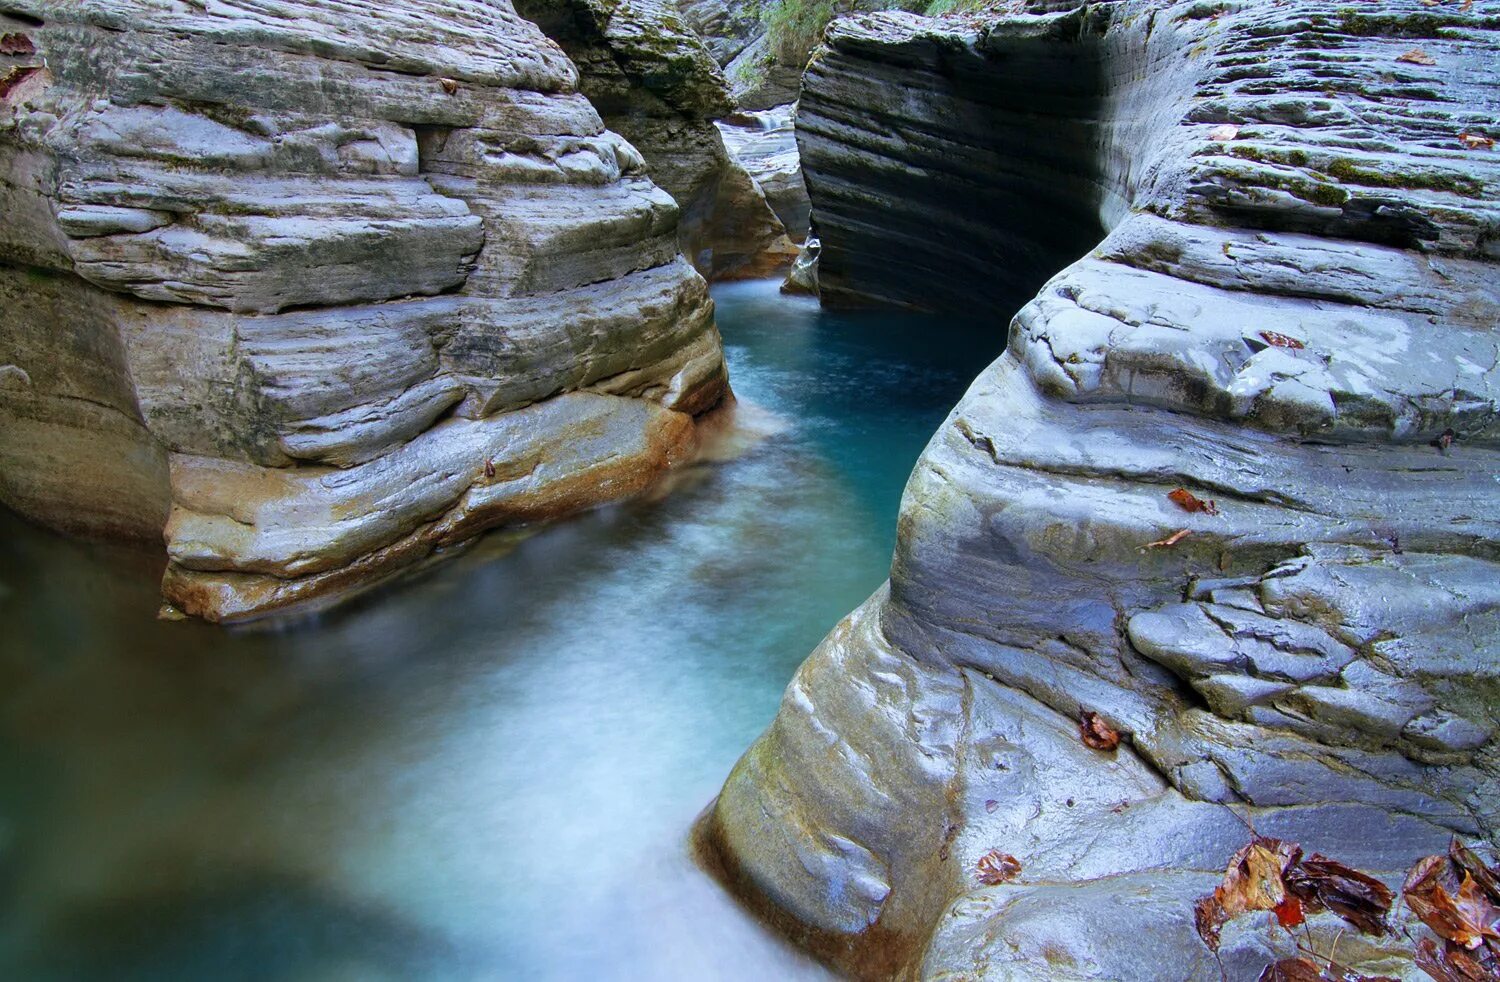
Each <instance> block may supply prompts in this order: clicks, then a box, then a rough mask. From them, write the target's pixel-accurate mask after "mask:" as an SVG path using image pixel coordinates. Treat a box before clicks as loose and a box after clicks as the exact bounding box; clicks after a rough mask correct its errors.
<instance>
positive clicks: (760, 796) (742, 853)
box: [709, 0, 1500, 980]
mask: <svg viewBox="0 0 1500 982" xmlns="http://www.w3.org/2000/svg"><path fill="white" fill-rule="evenodd" d="M1496 14H1497V10H1496V7H1495V5H1494V4H1487V3H1484V2H1476V3H1474V4H1473V5H1464V6H1462V7H1461V6H1460V5H1458V4H1446V5H1439V6H1436V7H1432V6H1428V5H1426V4H1423V3H1420V2H1419V0H1389V2H1383V3H1380V4H1378V5H1376V4H1370V5H1368V9H1366V8H1365V7H1359V8H1353V9H1347V10H1341V9H1335V8H1331V7H1329V6H1328V5H1326V4H1321V3H1312V2H1304V0H1289V2H1284V3H1276V4H1272V3H1243V4H1228V5H1217V4H1216V5H1206V4H1201V3H1171V2H1165V0H1160V2H1152V0H1119V2H1114V3H1094V4H1089V5H1081V4H1075V3H1068V2H1046V3H1043V2H1033V3H1030V4H1028V5H1027V10H1026V12H1023V13H1016V14H1009V15H996V16H991V17H989V18H985V19H968V20H957V21H930V20H925V19H922V18H917V17H912V16H909V15H902V14H882V15H871V16H863V17H859V18H853V19H848V20H842V21H839V22H836V24H835V25H834V27H833V28H832V29H831V30H830V32H829V35H828V37H827V42H828V43H827V47H826V49H824V50H823V51H821V52H820V53H819V54H818V55H817V56H816V57H815V59H814V64H813V67H812V68H811V69H810V71H809V73H808V75H807V77H806V80H805V84H804V89H803V101H802V105H801V109H800V115H799V119H798V127H799V131H798V136H799V142H800V144H801V148H802V153H803V161H804V165H805V166H806V168H807V182H808V186H809V189H810V191H811V194H812V201H813V209H814V220H815V222H816V224H817V227H818V230H819V232H820V234H821V236H822V254H821V258H820V261H819V262H820V267H819V276H820V280H821V284H820V285H821V289H822V293H823V296H824V298H825V299H829V298H832V299H834V300H835V301H843V302H872V301H874V302H888V303H898V304H909V305H913V306H931V307H942V308H948V309H959V310H963V311H965V314H964V315H965V316H969V317H972V318H974V319H975V320H976V322H977V323H976V330H983V329H985V325H990V327H991V329H994V330H1002V329H1004V324H1005V319H1006V318H1007V317H1009V316H1010V314H1011V312H1012V311H1013V310H1014V308H1013V307H1010V308H1005V307H1002V306H1001V305H1002V304H1003V302H1004V298H1005V296H1007V294H1008V291H1013V290H1014V289H1017V288H1022V287H1026V288H1027V289H1028V290H1035V289H1036V288H1037V287H1038V286H1039V285H1040V281H1041V280H1042V279H1044V278H1045V277H1046V276H1047V275H1048V273H1049V272H1050V270H1056V269H1059V268H1063V267H1066V268H1064V269H1063V271H1062V272H1061V273H1059V274H1057V275H1056V276H1055V277H1052V278H1051V279H1050V281H1048V282H1046V283H1045V285H1044V286H1041V289H1040V292H1039V293H1038V294H1037V295H1036V297H1035V299H1034V300H1032V301H1031V302H1029V303H1027V304H1026V305H1025V307H1024V309H1022V310H1021V311H1020V313H1019V315H1017V316H1016V317H1015V318H1014V320H1013V321H1012V322H1011V325H1010V340H1009V347H1008V349H1007V351H1006V353H1005V355H1004V356H1003V357H1002V358H1001V359H1000V360H999V361H997V362H996V363H995V364H994V365H992V366H990V367H989V368H988V369H986V370H985V371H984V372H983V373H982V374H981V376H980V377H979V379H978V380H977V381H976V382H975V384H974V386H973V388H972V389H971V390H970V392H969V393H968V394H967V395H966V396H965V398H964V399H963V401H962V402H961V403H960V404H959V406H958V407H957V408H956V409H955V410H954V412H953V414H952V415H951V416H950V417H949V419H948V420H947V421H946V422H945V423H944V424H943V426H942V427H941V429H940V430H939V431H938V433H937V434H936V435H935V436H934V438H933V441H932V443H931V444H930V445H929V447H928V449H927V450H926V452H925V453H924V454H923V456H922V459H921V460H920V462H919V463H918V465H917V468H916V470H915V472H914V473H913V475H912V478H911V481H910V483H909V485H908V487H907V491H906V496H905V499H904V502H903V507H902V515H901V520H900V537H899V543H898V546H897V552H896V556H895V560H894V562H893V565H892V569H891V578H890V582H889V585H888V586H887V587H885V588H882V590H881V591H880V592H878V593H877V594H876V595H875V596H874V597H872V598H871V599H870V601H869V602H867V603H866V604H865V605H864V606H863V607H861V608H860V610H858V611H856V612H855V613H854V614H853V615H851V617H850V618H849V619H848V620H847V621H846V622H845V623H844V624H842V625H840V626H839V627H838V628H837V629H836V630H835V631H834V632H833V633H832V634H831V635H830V636H829V638H828V639H827V640H826V641H825V642H824V644H823V645H822V647H820V648H819V649H818V651H817V652H815V653H814V654H813V655H812V657H811V658H810V659H809V660H808V661H807V663H806V664H805V665H804V666H803V668H802V669H801V671H800V672H799V673H798V676H797V678H796V679H795V681H794V682H793V683H792V685H791V687H790V688H789V689H788V690H787V694H786V697H785V699H784V701H783V704H782V708H781V711H780V713H779V715H778V716H777V719H776V721H775V723H774V724H773V725H772V727H771V729H770V730H769V731H768V732H767V733H766V734H765V735H764V736H763V737H762V738H761V739H760V741H759V742H757V743H756V745H755V746H754V747H753V748H752V749H751V750H750V751H749V752H748V753H747V755H746V756H745V758H744V759H743V760H742V761H741V762H740V764H739V765H738V766H737V767H736V769H735V771H734V773H733V774H732V775H731V777H730V778H729V781H728V783H727V784H726V785H725V787H724V790H723V792H722V794H721V795H720V797H719V799H718V801H717V803H716V805H715V807H714V809H713V811H712V812H711V815H710V819H709V829H710V832H711V833H712V836H713V838H714V839H715V841H716V842H717V844H718V846H719V849H720V852H721V854H722V856H723V857H724V859H725V866H726V868H727V869H729V870H730V871H731V875H732V878H733V880H734V882H735V884H736V885H737V886H738V887H739V888H740V889H741V890H742V891H744V892H745V894H746V895H748V896H750V897H752V898H754V899H755V900H756V901H757V902H758V903H760V904H762V905H763V906H764V907H765V908H766V909H767V910H768V911H770V912H771V913H772V915H773V916H774V917H776V918H777V919H778V920H779V921H780V923H781V924H782V925H783V926H784V927H786V928H787V929H788V930H789V931H791V932H792V933H794V934H795V935H797V936H798V937H800V938H801V939H802V940H804V941H805V942H807V943H809V944H811V945H812V946H814V947H815V948H817V949H818V950H820V951H822V952H824V953H825V954H826V955H828V956H829V957H830V958H832V959H833V960H835V961H836V962H838V963H839V964H841V965H842V966H844V967H845V968H847V969H849V970H851V971H853V972H854V973H856V974H859V975H864V976H869V977H887V976H889V975H892V974H898V975H903V976H909V977H922V978H935V979H937V978H946V979H974V978H991V979H1038V980H1040V979H1048V980H1056V979H1115V980H1133V979H1140V980H1148V979H1160V978H1192V979H1217V978H1220V969H1219V966H1218V965H1217V964H1216V963H1215V961H1214V959H1213V957H1212V956H1211V955H1210V953H1209V952H1208V950H1207V949H1206V948H1205V947H1204V946H1203V945H1202V943H1201V942H1200V941H1199V940H1198V938H1197V936H1196V934H1195V933H1194V929H1193V912H1192V902H1193V899H1194V898H1195V897H1196V896H1199V895H1201V894H1203V893H1206V892H1207V891H1208V889H1209V888H1210V887H1211V886H1212V885H1213V883H1214V882H1215V881H1216V879H1217V877H1218V875H1219V873H1220V872H1221V871H1222V869H1223V866H1224V863H1225V862H1226V861H1227V859H1228V857H1229V856H1230V855H1231V854H1232V853H1233V852H1234V851H1235V849H1237V848H1238V847H1239V846H1240V845H1242V844H1243V843H1244V841H1245V840H1246V838H1247V836H1248V835H1249V831H1248V828H1247V824H1246V823H1247V822H1248V823H1252V824H1253V825H1254V827H1255V828H1256V829H1257V830H1258V831H1259V832H1260V833H1261V834H1264V835H1271V836H1276V837H1280V838H1285V839H1291V840H1295V841H1298V842H1300V843H1302V845H1303V846H1304V847H1305V848H1307V849H1308V850H1310V851H1311V850H1317V851H1320V852H1323V853H1325V854H1327V855H1330V856H1333V857H1336V858H1338V859H1341V860H1343V861H1345V862H1348V863H1351V864H1353V865H1356V866H1359V867H1361V868H1364V869H1368V870H1371V871H1373V872H1376V873H1378V875H1380V876H1382V877H1384V878H1386V879H1387V880H1394V881H1399V878H1400V876H1401V875H1402V873H1404V871H1405V870H1406V869H1407V868H1408V867H1409V866H1410V864H1411V863H1412V862H1413V861H1414V860H1415V859H1416V858H1418V857H1419V856H1422V855H1425V854H1428V853H1431V852H1436V851H1440V850H1441V849H1442V848H1444V846H1445V845H1446V843H1447V840H1448V838H1449V836H1451V835H1453V834H1455V833H1456V834H1458V835H1460V836H1463V837H1465V838H1468V839H1472V840H1476V841H1480V842H1484V841H1488V842H1489V843H1490V844H1491V845H1494V844H1495V843H1496V841H1497V837H1500V745H1497V742H1496V734H1497V732H1500V590H1497V587H1496V584H1497V583H1500V525H1497V519H1496V514H1497V507H1496V506H1497V503H1500V485H1497V483H1496V475H1497V473H1500V452H1497V445H1496V438H1497V436H1500V429H1497V427H1500V422H1497V420H1500V417H1497V414H1496V395H1497V379H1500V375H1497V372H1500V369H1497V364H1500V333H1497V331H1496V329H1495V325H1496V319H1497V315H1500V292H1497V285H1500V269H1497V260H1500V251H1497V249H1496V245H1495V243H1496V242H1497V241H1500V240H1497V238H1496V235H1495V233H1496V230H1497V223H1500V192H1497V183H1496V182H1497V180H1500V155H1497V154H1496V153H1494V152H1492V151H1489V150H1485V149H1483V148H1474V149H1471V148H1470V146H1469V145H1467V144H1466V143H1465V142H1464V141H1462V140H1461V139H1460V135H1461V134H1463V133H1466V132H1467V133H1471V134H1472V133H1480V134H1484V135H1488V136H1491V137H1494V136H1500V133H1497V132H1496V131H1495V130H1494V129H1493V127H1494V119H1495V116H1496V112H1497V109H1500V91H1497V87H1500V72H1497V67H1500V33H1497V31H1500V20H1497V18H1496ZM1413 48H1419V49H1420V50H1421V51H1422V52H1423V53H1424V54H1426V55H1427V56H1428V58H1422V59H1411V58H1406V59H1404V60H1403V58H1402V56H1403V55H1405V54H1407V53H1408V52H1410V51H1411V50H1412V49H1413ZM1427 60H1431V61H1432V62H1433V64H1423V63H1421V62H1423V61H1427ZM1090 229H1093V230H1095V234H1096V238H1095V240H1094V241H1092V242H1088V243H1085V244H1081V245H1080V243H1083V242H1084V239H1085V238H1086V237H1087V235H1088V233H1089V230H1090ZM1099 235H1102V236H1103V240H1102V242H1099V241H1098V240H1097V236H1099ZM1091 247H1092V248H1091ZM1085 252H1087V255H1084V253H1085ZM1049 266H1050V270H1049ZM1028 282H1029V283H1030V286H1029V287H1027V283H1028ZM985 301H993V302H992V303H986V302H985ZM1179 487H1181V488H1185V489H1187V490H1189V491H1190V492H1192V493H1193V494H1194V495H1196V496H1197V497H1198V498H1199V499H1202V500H1212V501H1215V502H1216V503H1217V510H1218V514H1216V515H1214V514H1208V513H1206V512H1195V513H1189V512H1188V511H1186V510H1185V509H1183V508H1182V507H1180V506H1178V505H1177V504H1175V503H1174V502H1173V501H1172V500H1170V499H1169V498H1168V494H1169V492H1171V491H1173V490H1174V489H1176V488H1179ZM1182 530H1186V532H1187V534H1186V535H1185V536H1179V537H1177V539H1176V541H1175V544H1173V545H1170V546H1154V547H1153V546H1152V545H1151V543H1156V542H1161V541H1162V540H1166V539H1169V538H1171V537H1173V536H1174V534H1175V533H1178V532H1180V531H1182ZM1084 710H1089V711H1094V712H1097V713H1099V714H1100V715H1101V716H1102V717H1103V718H1104V719H1105V720H1106V721H1107V722H1108V723H1109V724H1110V725H1111V726H1113V727H1114V728H1115V729H1117V730H1119V731H1120V732H1122V733H1123V734H1125V735H1126V738H1125V743H1124V744H1123V745H1122V746H1121V748H1120V749H1119V750H1118V751H1115V752H1113V753H1109V752H1104V751H1098V750H1091V749H1089V748H1088V747H1086V746H1084V745H1083V743H1082V742H1081V741H1080V738H1079V733H1078V727H1077V722H1076V721H1077V719H1078V716H1079V713H1080V712H1081V711H1084ZM991 849H999V850H1000V851H1001V852H1003V853H1008V854H1012V855H1014V856H1015V857H1017V858H1018V859H1019V860H1020V862H1021V865H1022V873H1021V874H1020V875H1019V876H1018V877H1017V878H1016V880H1015V881H1014V882H1012V883H1007V884H1004V885H1000V886H984V885H982V884H981V883H980V882H979V880H978V878H977V876H976V863H977V861H978V859H979V858H980V857H981V856H983V855H984V854H985V853H986V852H988V851H989V850H991ZM1312 930H1313V932H1314V947H1315V948H1316V949H1317V950H1319V951H1322V952H1325V953H1326V952H1327V951H1328V950H1329V946H1330V945H1331V944H1333V943H1334V938H1335V936H1336V935H1338V934H1340V931H1339V923H1338V922H1337V921H1336V920H1334V919H1332V918H1331V917H1329V916H1328V915H1320V916H1319V918H1315V919H1314V921H1313V922H1312ZM1230 932H1233V933H1230ZM1274 943H1275V940H1274V935H1273V934H1272V933H1268V932H1267V931H1266V930H1265V927H1264V923H1263V922H1262V921H1260V920H1259V919H1257V918H1246V919H1245V921H1244V922H1243V923H1241V922H1236V924H1234V925H1231V928H1230V929H1229V931H1226V934H1225V942H1224V951H1223V955H1224V968H1225V971H1227V973H1228V977H1229V978H1236V979H1238V978H1255V977H1256V976H1257V975H1258V973H1259V972H1260V970H1261V968H1262V967H1264V966H1265V965H1266V964H1267V963H1268V962H1269V961H1271V960H1273V959H1274V957H1276V956H1275V955H1274V954H1273V947H1274ZM1337 943H1338V953H1339V960H1340V961H1344V962H1349V963H1354V964H1356V965H1358V966H1361V967H1363V969H1364V970H1365V971H1367V972H1369V973H1370V974H1392V975H1398V976H1401V977H1403V978H1418V977H1420V973H1419V972H1418V970H1417V969H1416V968H1415V967H1414V966H1413V965H1412V963H1411V961H1410V957H1411V946H1410V945H1409V944H1408V943H1406V942H1405V941H1404V940H1402V941H1399V942H1397V941H1385V942H1381V943H1379V944H1372V943H1370V942H1369V941H1368V939H1357V938H1355V937H1353V936H1352V935H1350V934H1344V935H1343V937H1342V939H1341V940H1339V941H1338V942H1337ZM1282 944H1283V948H1284V939H1283V942H1282ZM1345 945H1351V947H1348V948H1346V947H1345ZM1281 953H1282V954H1286V953H1288V952H1287V951H1286V950H1282V951H1281Z"/></svg>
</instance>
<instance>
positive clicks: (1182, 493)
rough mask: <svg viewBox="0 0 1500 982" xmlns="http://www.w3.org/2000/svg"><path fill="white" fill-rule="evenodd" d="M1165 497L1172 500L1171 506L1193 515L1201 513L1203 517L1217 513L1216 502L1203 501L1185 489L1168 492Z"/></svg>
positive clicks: (1217, 506)
mask: <svg viewBox="0 0 1500 982" xmlns="http://www.w3.org/2000/svg"><path fill="white" fill-rule="evenodd" d="M1167 497H1168V498H1170V499H1171V500H1172V503H1173V504H1175V505H1176V506H1177V507H1178V508H1181V509H1182V510H1183V511H1185V512H1190V513H1193V512H1200V511H1201V512H1202V513H1203V514H1205V515H1217V514H1218V513H1219V503H1218V502H1217V501H1204V500H1203V499H1202V498H1200V497H1198V496H1197V495H1196V494H1193V492H1191V491H1189V490H1188V489H1187V488H1177V489H1176V490H1174V491H1169V492H1168V493H1167Z"/></svg>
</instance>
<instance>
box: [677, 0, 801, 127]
mask: <svg viewBox="0 0 1500 982" xmlns="http://www.w3.org/2000/svg"><path fill="white" fill-rule="evenodd" d="M767 7H769V3H764V4H763V3H749V2H743V0H677V9H678V11H679V12H680V13H681V15H682V18H683V20H685V21H687V23H688V26H689V27H691V28H692V30H693V32H694V33H696V34H697V35H698V36H699V37H700V38H702V39H703V43H704V44H705V45H706V46H707V47H708V49H709V51H710V52H711V53H712V54H713V56H714V58H715V60H717V61H718V63H719V65H720V66H722V67H723V69H724V74H725V76H726V77H727V78H728V79H729V86H730V95H731V97H732V98H733V100H734V104H735V105H736V106H737V107H739V108H740V109H744V110H750V111H755V110H761V109H770V108H772V107H773V106H782V105H786V104H787V103H789V102H796V101H797V89H798V88H799V87H800V86H801V84H802V66H803V61H802V60H795V63H792V62H788V61H787V60H785V59H782V58H778V57H777V55H776V53H775V52H774V51H773V50H772V48H771V41H770V36H769V34H768V32H767V30H766V25H765V23H764V22H763V19H762V14H763V13H764V11H765V10H766V9H767Z"/></svg>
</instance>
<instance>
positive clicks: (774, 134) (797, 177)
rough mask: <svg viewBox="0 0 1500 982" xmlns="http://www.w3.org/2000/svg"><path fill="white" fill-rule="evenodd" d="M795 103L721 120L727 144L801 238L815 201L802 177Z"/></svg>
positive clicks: (790, 229)
mask: <svg viewBox="0 0 1500 982" xmlns="http://www.w3.org/2000/svg"><path fill="white" fill-rule="evenodd" d="M794 109H795V107H793V106H777V107H775V108H774V109H766V110H763V111H761V112H745V113H736V114H735V115H734V116H732V117H730V118H728V119H725V120H720V121H719V123H718V127H719V132H720V133H721V134H722V135H723V137H724V146H725V147H726V148H727V149H728V150H729V152H730V154H732V155H733V156H734V159H735V160H737V161H739V162H740V165H741V166H743V167H744V168H745V170H746V171H748V172H749V174H750V176H751V177H752V178H754V180H755V183H756V185H757V186H759V188H760V189H761V191H762V192H763V193H764V194H765V196H766V201H767V203H769V204H770V206H771V209H772V210H773V211H775V212H776V217H777V218H779V219H780V220H781V224H782V225H783V226H784V227H785V228H786V231H787V234H788V235H790V236H791V237H792V238H793V239H794V240H796V241H797V242H801V241H803V240H804V239H806V238H807V232H808V220H809V218H810V217H811V214H812V202H811V201H809V200H808V197H807V184H806V183H804V182H803V180H802V160H801V158H800V157H799V156H798V154H797V138H796V133H795V131H794V129H793V126H792V117H793V115H794Z"/></svg>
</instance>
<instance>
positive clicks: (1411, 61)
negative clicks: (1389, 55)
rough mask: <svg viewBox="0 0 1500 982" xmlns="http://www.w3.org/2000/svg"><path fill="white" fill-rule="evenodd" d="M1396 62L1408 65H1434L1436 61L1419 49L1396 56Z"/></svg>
mask: <svg viewBox="0 0 1500 982" xmlns="http://www.w3.org/2000/svg"><path fill="white" fill-rule="evenodd" d="M1396 60H1397V61H1404V62H1406V63H1407V64H1408V65H1436V64H1437V59H1436V58H1434V57H1432V55H1430V54H1428V53H1427V52H1425V51H1423V50H1422V49H1421V48H1412V49H1411V50H1410V51H1408V52H1407V53H1406V54H1404V55H1398V56H1397V57H1396Z"/></svg>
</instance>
